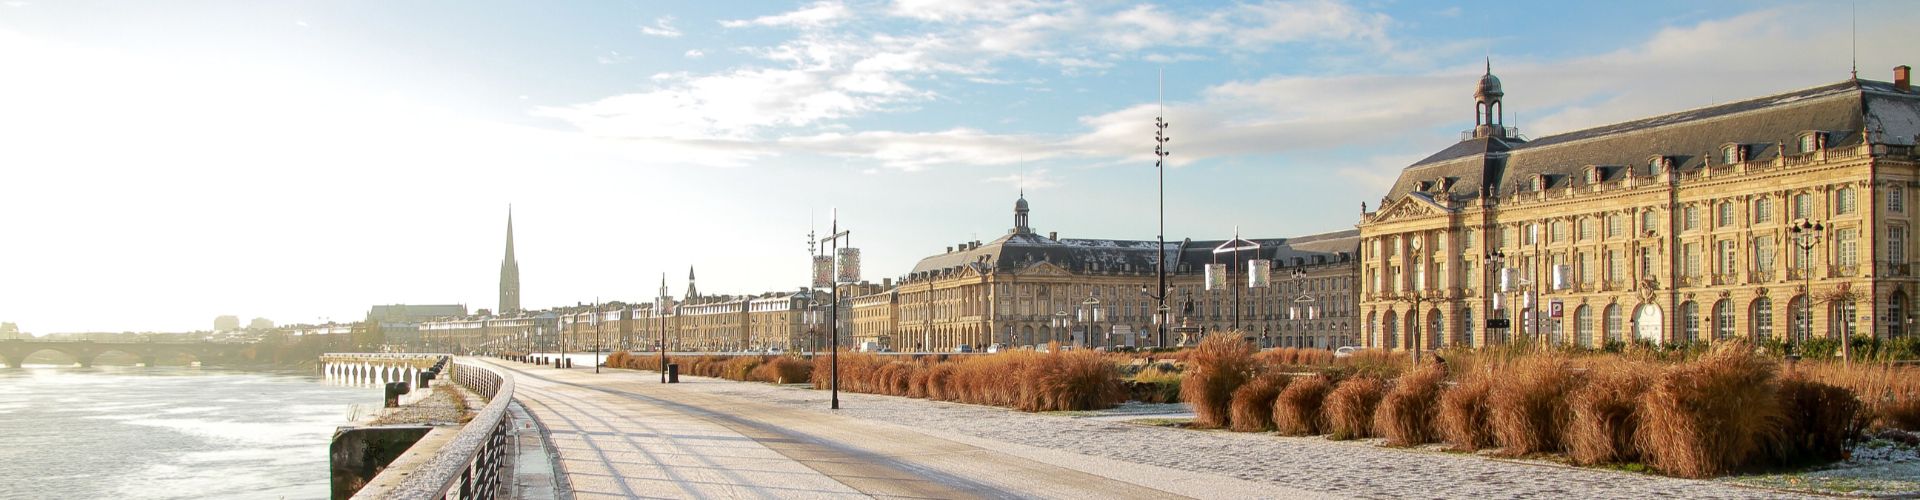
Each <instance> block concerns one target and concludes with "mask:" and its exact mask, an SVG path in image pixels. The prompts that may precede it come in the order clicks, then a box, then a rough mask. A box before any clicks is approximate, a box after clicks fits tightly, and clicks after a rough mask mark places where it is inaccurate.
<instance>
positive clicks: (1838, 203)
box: [1833, 188, 1854, 214]
mask: <svg viewBox="0 0 1920 500" xmlns="http://www.w3.org/2000/svg"><path fill="white" fill-rule="evenodd" d="M1853 207H1854V205H1853V190H1852V189H1845V188H1842V189H1841V190H1839V191H1837V192H1835V193H1833V211H1834V213H1835V214H1850V213H1853Z"/></svg>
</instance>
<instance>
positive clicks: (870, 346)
mask: <svg viewBox="0 0 1920 500" xmlns="http://www.w3.org/2000/svg"><path fill="white" fill-rule="evenodd" d="M860 352H880V343H879V342H874V341H871V340H869V341H866V342H861V343H860Z"/></svg>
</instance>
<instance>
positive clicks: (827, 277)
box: [813, 255, 833, 288]
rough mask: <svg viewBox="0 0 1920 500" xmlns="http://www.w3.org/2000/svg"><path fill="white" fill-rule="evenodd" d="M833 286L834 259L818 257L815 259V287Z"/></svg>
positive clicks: (823, 256)
mask: <svg viewBox="0 0 1920 500" xmlns="http://www.w3.org/2000/svg"><path fill="white" fill-rule="evenodd" d="M830 286H833V257H828V256H825V255H816V256H814V257H813V287H814V288H827V287H830Z"/></svg>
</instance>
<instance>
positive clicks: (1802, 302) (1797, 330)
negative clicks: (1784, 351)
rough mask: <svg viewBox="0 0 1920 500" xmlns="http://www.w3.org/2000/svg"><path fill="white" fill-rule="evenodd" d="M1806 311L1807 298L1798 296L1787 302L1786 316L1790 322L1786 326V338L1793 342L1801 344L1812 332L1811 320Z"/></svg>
mask: <svg viewBox="0 0 1920 500" xmlns="http://www.w3.org/2000/svg"><path fill="white" fill-rule="evenodd" d="M1809 315H1810V313H1809V312H1808V311H1807V296H1805V295H1800V296H1796V297H1794V298H1793V300H1789V301H1787V316H1788V317H1790V318H1792V321H1791V322H1790V323H1788V324H1787V338H1789V339H1791V341H1793V342H1803V341H1806V340H1807V337H1808V335H1810V334H1811V333H1812V330H1813V320H1812V318H1810V317H1809Z"/></svg>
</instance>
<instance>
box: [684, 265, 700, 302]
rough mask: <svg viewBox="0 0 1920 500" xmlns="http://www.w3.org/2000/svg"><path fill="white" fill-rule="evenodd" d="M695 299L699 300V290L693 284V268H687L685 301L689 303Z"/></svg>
mask: <svg viewBox="0 0 1920 500" xmlns="http://www.w3.org/2000/svg"><path fill="white" fill-rule="evenodd" d="M697 298H700V288H699V287H696V286H694V284H693V266H687V296H686V297H685V299H686V300H688V301H691V300H693V299H697Z"/></svg>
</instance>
